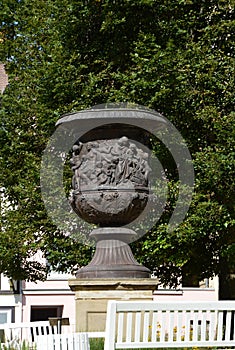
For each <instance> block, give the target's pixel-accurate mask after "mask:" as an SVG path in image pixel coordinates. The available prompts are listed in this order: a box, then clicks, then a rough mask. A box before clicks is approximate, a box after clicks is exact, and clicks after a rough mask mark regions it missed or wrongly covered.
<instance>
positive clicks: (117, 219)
mask: <svg viewBox="0 0 235 350" xmlns="http://www.w3.org/2000/svg"><path fill="white" fill-rule="evenodd" d="M61 124H62V125H64V126H65V127H67V128H72V129H73V130H76V128H78V129H79V130H80V134H81V136H80V137H79V138H78V139H77V141H76V142H75V144H74V145H73V149H72V152H73V153H72V158H71V166H72V170H73V178H72V194H71V198H70V203H71V206H72V208H73V210H74V211H75V212H76V214H77V215H78V216H79V217H80V218H82V219H83V220H85V221H86V222H88V223H91V224H94V225H96V227H95V228H94V229H93V230H92V232H91V233H90V237H91V238H94V239H95V241H96V251H95V254H94V256H93V258H92V260H91V262H90V263H89V264H88V265H87V266H85V267H82V268H81V269H79V270H78V272H77V275H76V277H77V278H81V279H84V278H88V279H92V278H95V279H97V278H98V279H99V278H118V279H120V278H148V277H150V271H149V270H148V269H147V268H146V267H144V266H142V265H140V264H139V263H137V261H136V260H135V258H134V257H133V254H132V252H131V249H130V247H129V245H128V244H129V243H130V242H132V241H134V240H136V239H137V233H136V232H135V231H134V230H133V229H132V228H130V227H129V225H130V224H131V223H132V222H133V221H135V220H136V219H138V217H139V216H140V215H141V213H142V212H143V210H144V209H145V208H146V205H147V203H148V201H149V200H151V196H152V194H151V188H150V184H149V174H150V172H151V167H150V164H149V154H148V152H147V151H146V149H148V148H147V147H148V146H149V139H150V135H151V133H150V132H149V131H148V130H156V129H159V128H161V127H162V126H163V125H164V119H163V118H162V117H161V115H159V114H158V113H156V112H151V111H149V110H145V109H139V108H137V109H136V108H112V107H108V108H98V109H96V108H95V109H90V110H85V111H81V112H78V113H72V114H68V115H65V116H64V117H62V118H61V119H60V120H59V121H58V122H57V125H61Z"/></svg>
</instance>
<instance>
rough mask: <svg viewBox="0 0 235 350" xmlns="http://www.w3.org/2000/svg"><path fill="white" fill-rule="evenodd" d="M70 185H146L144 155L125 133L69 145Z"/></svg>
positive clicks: (77, 187)
mask: <svg viewBox="0 0 235 350" xmlns="http://www.w3.org/2000/svg"><path fill="white" fill-rule="evenodd" d="M71 163H72V169H73V170H74V177H73V188H74V189H75V190H82V189H84V188H87V187H88V188H89V187H90V188H95V187H98V188H99V187H102V186H111V187H116V186H119V187H120V186H121V185H122V184H125V183H127V182H129V183H132V184H133V185H134V186H143V187H146V186H147V185H148V175H149V172H150V171H151V168H150V166H149V164H148V154H147V153H145V152H144V151H143V150H142V149H140V148H138V147H137V146H136V145H135V144H134V143H132V142H130V141H129V140H128V138H127V137H126V136H123V137H121V138H119V139H117V140H113V139H112V140H100V141H94V142H88V143H87V144H82V143H81V142H79V143H78V144H77V145H74V146H73V156H72V160H71Z"/></svg>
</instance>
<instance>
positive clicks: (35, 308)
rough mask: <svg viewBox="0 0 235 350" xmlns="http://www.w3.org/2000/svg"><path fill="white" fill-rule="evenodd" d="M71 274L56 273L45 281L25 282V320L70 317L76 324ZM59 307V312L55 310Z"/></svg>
mask: <svg viewBox="0 0 235 350" xmlns="http://www.w3.org/2000/svg"><path fill="white" fill-rule="evenodd" d="M71 277H72V276H71V275H66V274H57V273H54V274H52V275H50V276H48V279H47V281H45V282H40V281H39V282H37V283H33V282H24V283H23V286H22V296H23V300H22V302H23V303H22V317H23V321H24V322H29V321H35V320H43V318H47V317H62V318H69V321H70V325H71V327H72V328H73V327H74V325H75V298H74V293H73V292H72V291H71V290H70V288H69V286H68V279H69V278H71ZM56 309H57V312H56V311H55V310H56Z"/></svg>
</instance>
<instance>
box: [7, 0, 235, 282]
mask: <svg viewBox="0 0 235 350" xmlns="http://www.w3.org/2000/svg"><path fill="white" fill-rule="evenodd" d="M0 14H1V16H0V17H1V21H2V22H1V25H0V30H1V34H0V35H1V36H0V38H1V39H0V40H1V49H0V50H1V51H0V60H1V61H2V62H4V63H6V69H7V73H8V75H9V82H10V83H9V86H8V88H7V89H6V91H5V93H4V95H3V96H2V102H1V113H0V128H1V129H0V132H1V139H0V144H1V158H0V167H1V178H0V185H1V186H2V187H4V188H5V190H6V195H7V198H8V200H9V201H10V202H11V203H12V205H13V206H14V210H10V211H8V212H5V214H4V218H3V219H4V224H3V227H2V234H1V237H0V247H1V249H0V261H1V265H0V269H1V271H3V272H5V273H6V274H7V275H10V276H13V277H18V278H22V277H25V276H27V277H28V278H31V279H37V278H42V277H43V271H42V270H41V269H40V267H39V266H35V265H34V264H33V263H31V262H30V261H29V260H28V259H27V258H28V257H29V256H33V255H34V253H35V251H36V250H37V249H38V248H39V247H40V248H41V249H42V250H43V251H45V252H47V257H48V260H49V262H50V263H51V264H52V266H55V267H56V268H58V269H62V270H65V269H69V268H71V267H73V266H74V265H75V264H80V265H81V264H84V263H86V262H87V261H88V259H89V257H90V254H91V248H89V247H86V246H81V245H79V244H78V243H76V242H75V241H72V240H68V239H66V240H65V239H64V235H63V232H58V231H57V230H56V228H55V227H54V226H53V224H52V223H51V222H50V221H49V219H48V217H47V213H46V211H45V208H44V205H43V202H42V199H41V194H40V182H39V171H40V159H41V155H42V152H43V150H44V148H45V146H46V143H47V140H48V138H49V137H50V135H51V134H52V133H53V131H54V124H55V121H56V120H57V119H58V118H59V116H60V115H61V114H63V113H65V112H71V111H75V110H81V109H84V108H87V107H90V106H92V105H95V104H100V103H104V102H107V101H109V102H115V101H118V102H133V103H137V104H141V105H144V106H146V107H150V108H153V109H155V110H157V111H159V112H161V113H163V114H164V115H165V116H166V117H167V118H168V119H169V120H171V121H172V122H173V123H174V125H175V126H176V127H177V129H178V130H179V131H180V133H181V134H182V135H183V137H184V138H185V139H186V141H187V144H188V147H189V149H190V152H191V154H192V158H193V162H194V167H195V174H196V181H195V194H194V197H193V202H192V205H191V207H190V210H189V212H188V214H187V217H186V219H185V221H184V222H183V223H182V224H181V225H180V226H179V227H178V228H177V229H176V230H175V231H174V232H172V233H171V234H169V233H168V232H167V229H166V226H167V219H169V215H170V211H171V207H172V205H173V204H172V203H173V201H174V198H175V197H177V184H175V183H174V181H173V179H170V181H169V203H168V205H167V207H166V211H165V213H164V215H163V217H162V218H161V220H160V221H159V223H158V224H157V225H156V227H155V228H154V229H153V230H151V232H149V233H148V234H147V235H146V236H145V237H144V238H143V239H142V240H141V241H139V242H136V243H134V244H133V250H134V251H135V255H136V257H137V258H138V259H139V261H141V262H143V263H144V264H145V265H146V266H148V267H150V268H151V269H152V270H155V272H156V274H157V275H158V276H159V277H160V278H161V280H162V281H163V282H164V283H170V284H174V283H176V281H177V280H178V278H179V276H181V274H182V272H183V275H184V276H185V280H187V279H188V280H190V279H191V278H192V277H193V276H197V279H202V278H204V277H210V276H212V275H213V274H218V273H219V274H220V273H221V271H222V264H223V266H224V261H226V266H228V268H234V262H235V259H234V256H235V248H234V245H233V243H234V233H235V232H234V188H235V180H234V178H235V176H234V174H235V171H234V170H235V162H234V152H235V148H234V143H235V141H234V140H235V123H234V120H235V117H234V102H235V101H234V90H235V89H234V86H235V84H234V68H235V67H234V49H235V43H234V30H235V21H234V4H233V2H232V0H226V1H225V0H219V1H215V0H208V1H202V2H198V1H195V0H174V1H170V2H169V1H165V0H163V1H158V0H133V1H130V0H122V1H114V0H113V1H108V0H90V1H89V0H87V1H77V0H76V1H75V0H65V1H61V0H55V1H51V0H49V1H47V2H45V1H42V0H37V1H36V0H31V1H28V0H1V9H0ZM156 152H157V149H156ZM160 158H161V155H159V159H160ZM6 252H7V256H8V257H9V258H8V259H6V258H5V257H6V255H5V254H6ZM15 261H17V270H16V269H15V268H14V264H15Z"/></svg>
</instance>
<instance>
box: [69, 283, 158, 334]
mask: <svg viewBox="0 0 235 350" xmlns="http://www.w3.org/2000/svg"><path fill="white" fill-rule="evenodd" d="M158 284H159V282H158V280H157V279H153V278H132V279H127V278H125V279H120V280H118V279H101V278H99V279H81V278H79V279H74V280H72V279H71V280H69V286H70V288H71V289H72V290H73V291H74V292H75V305H76V332H98V331H105V319H106V309H107V302H108V300H130V301H131V300H132V301H134V300H142V301H143V300H150V301H151V300H152V298H153V297H152V294H153V291H154V290H155V289H157V286H158Z"/></svg>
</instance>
